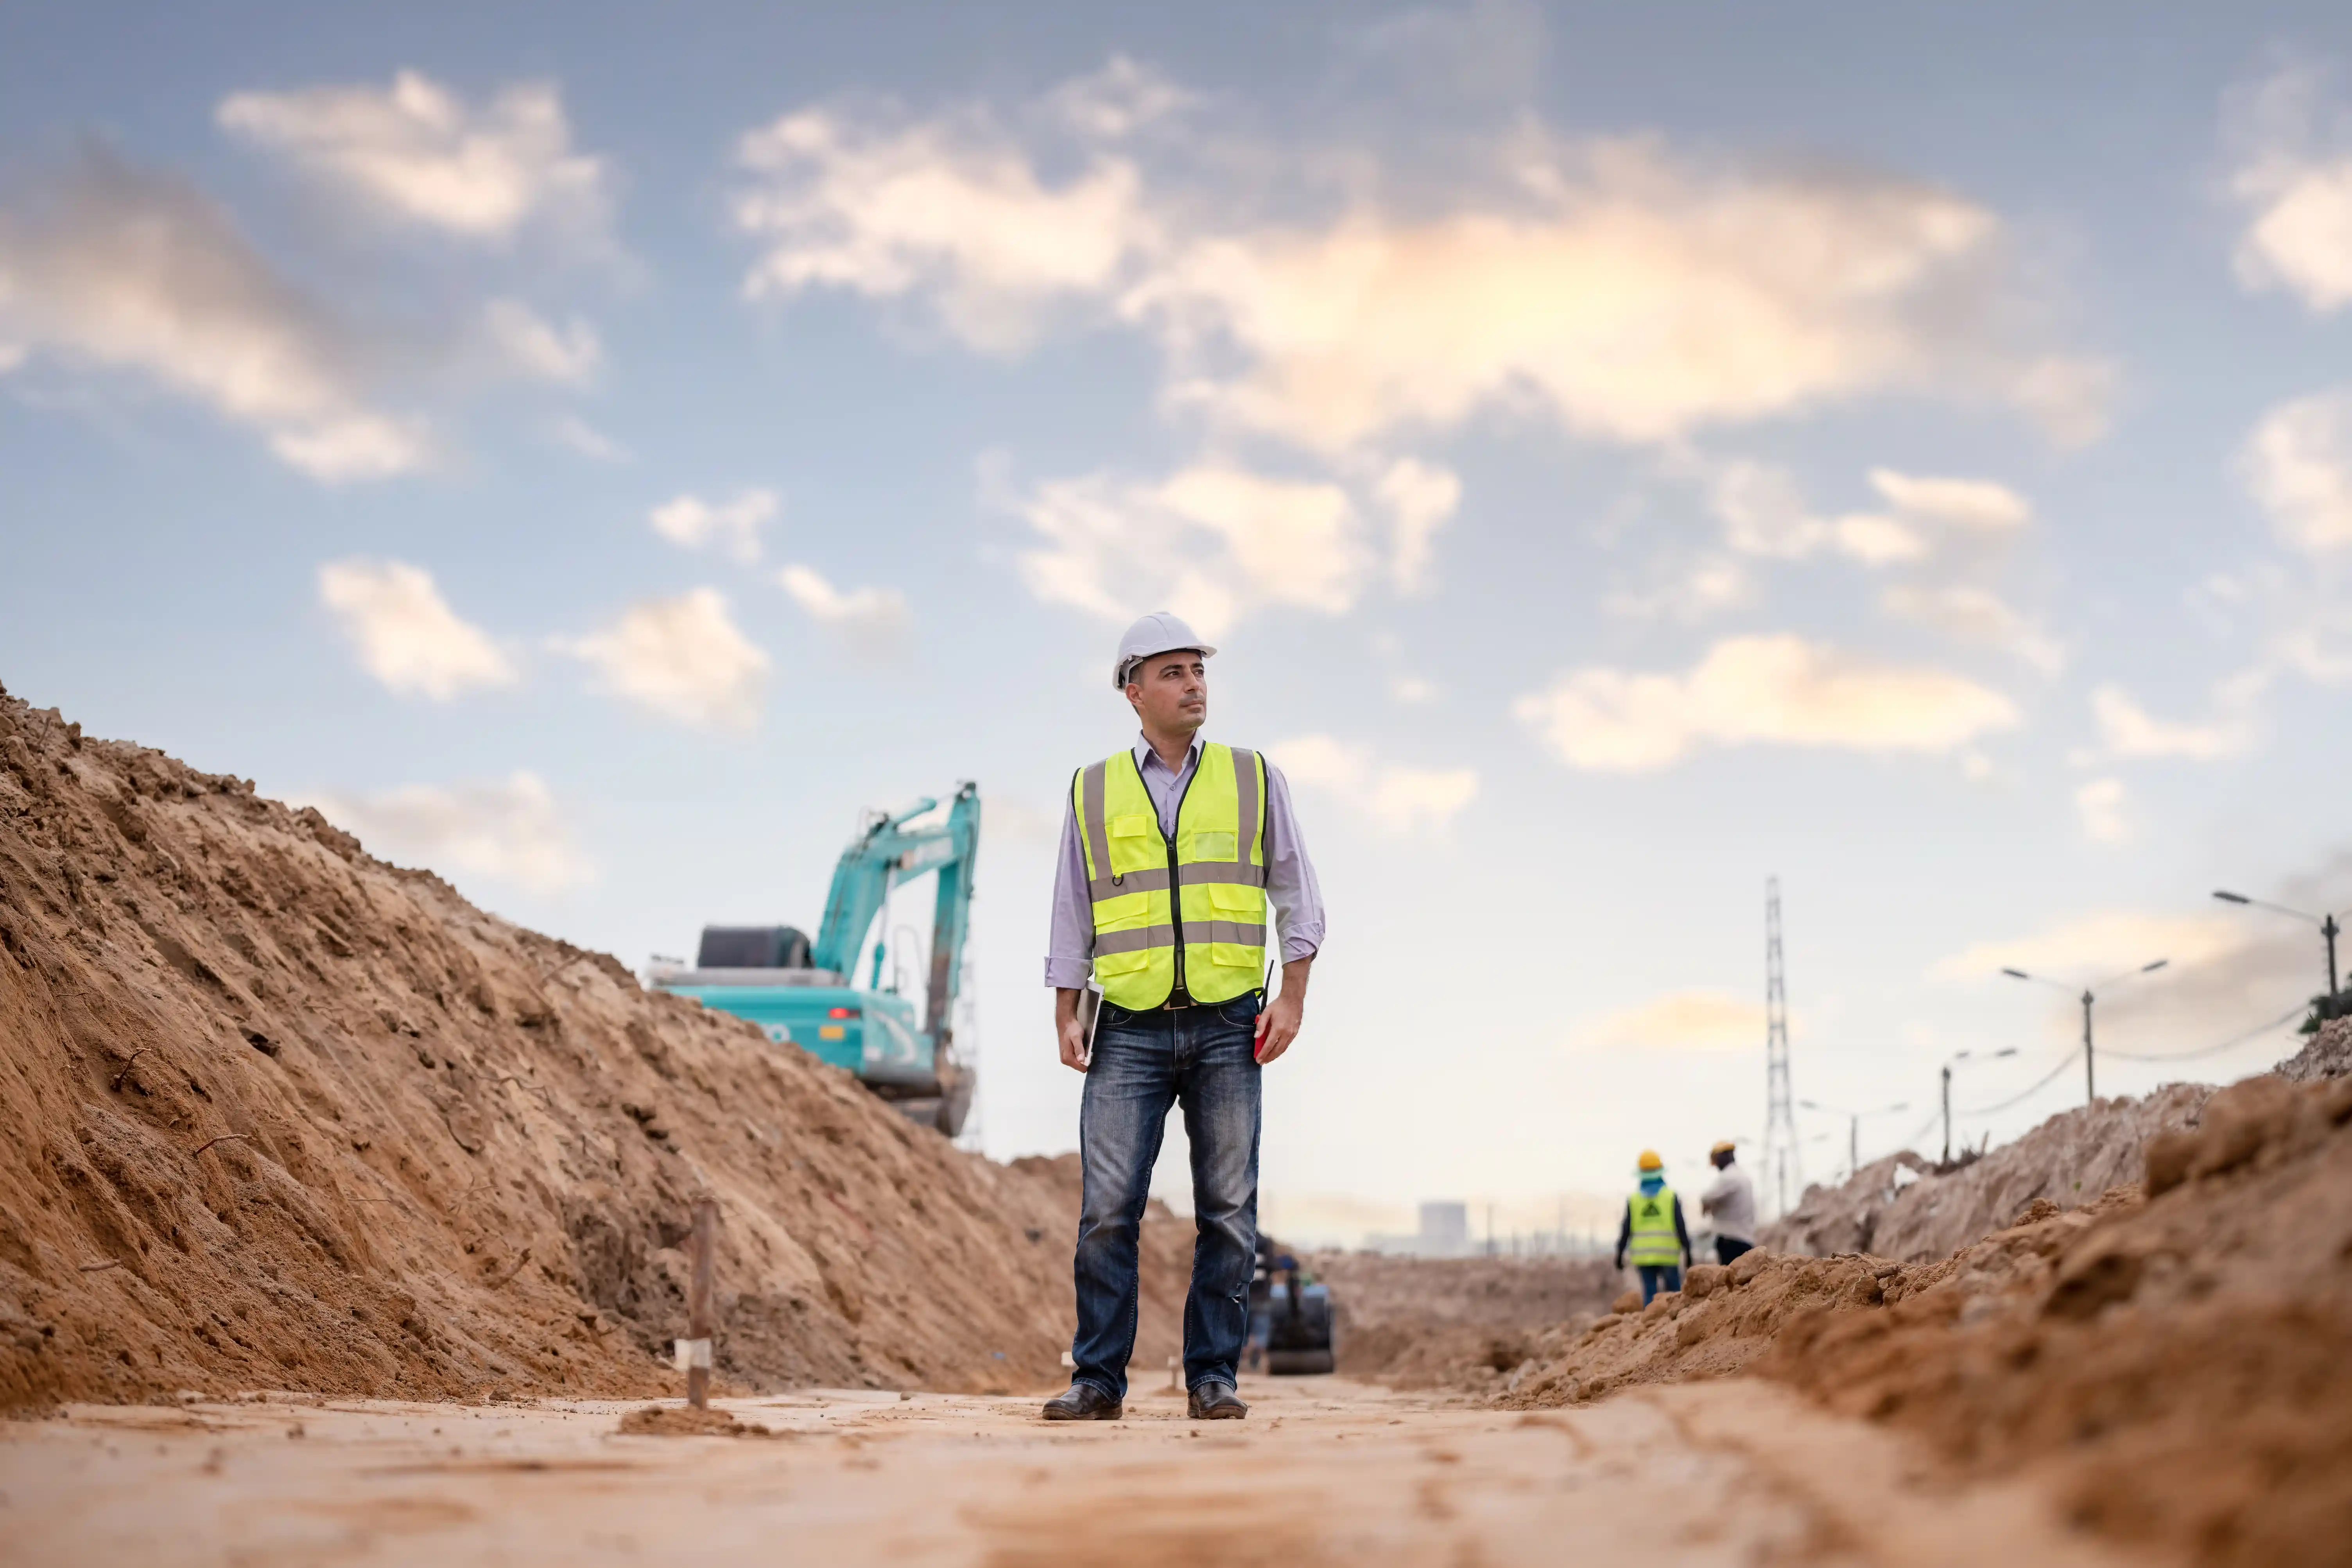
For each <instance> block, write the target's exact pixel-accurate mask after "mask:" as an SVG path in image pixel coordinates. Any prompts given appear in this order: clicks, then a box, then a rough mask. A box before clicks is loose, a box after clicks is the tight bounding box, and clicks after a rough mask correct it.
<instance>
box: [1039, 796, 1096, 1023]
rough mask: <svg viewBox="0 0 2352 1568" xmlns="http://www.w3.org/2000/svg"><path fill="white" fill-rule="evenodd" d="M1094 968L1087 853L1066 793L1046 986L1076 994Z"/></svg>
mask: <svg viewBox="0 0 2352 1568" xmlns="http://www.w3.org/2000/svg"><path fill="white" fill-rule="evenodd" d="M1094 968H1095V911H1094V902H1093V900H1091V899H1089V898H1088V897H1087V853H1086V850H1085V848H1084V847H1081V845H1080V844H1079V842H1078V814H1077V811H1076V808H1075V807H1074V806H1073V805H1071V802H1070V800H1069V796H1068V795H1067V793H1066V792H1065V794H1064V795H1063V799H1062V853H1061V856H1060V857H1059V858H1057V859H1056V860H1055V864H1054V925H1053V930H1052V931H1051V933H1050V934H1049V935H1048V936H1047V937H1046V939H1045V984H1048V985H1051V986H1053V987H1055V989H1057V990H1062V991H1076V990H1077V989H1078V988H1079V987H1080V986H1082V985H1084V984H1086V983H1087V977H1088V976H1089V975H1091V974H1093V973H1094Z"/></svg>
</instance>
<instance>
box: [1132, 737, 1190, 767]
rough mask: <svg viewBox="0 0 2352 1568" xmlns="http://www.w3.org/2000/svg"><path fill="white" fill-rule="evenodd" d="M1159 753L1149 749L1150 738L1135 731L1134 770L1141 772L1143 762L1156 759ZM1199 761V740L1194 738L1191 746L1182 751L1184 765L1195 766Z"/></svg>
mask: <svg viewBox="0 0 2352 1568" xmlns="http://www.w3.org/2000/svg"><path fill="white" fill-rule="evenodd" d="M1159 755H1160V753H1159V752H1156V751H1153V750H1152V749H1151V738H1150V736H1148V735H1146V734H1145V733H1144V732H1143V731H1140V730H1138V731H1136V732H1135V771H1136V772H1137V773H1141V772H1142V771H1143V765H1144V763H1148V762H1152V761H1155V760H1157V759H1158V757H1159ZM1200 761H1201V742H1199V740H1197V739H1195V740H1194V741H1193V742H1192V748H1191V749H1190V750H1188V751H1187V752H1185V753H1184V766H1185V767H1188V768H1190V767H1195V766H1197V765H1199V763H1200Z"/></svg>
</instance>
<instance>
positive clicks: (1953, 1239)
mask: <svg viewBox="0 0 2352 1568" xmlns="http://www.w3.org/2000/svg"><path fill="white" fill-rule="evenodd" d="M2212 1093H2213V1090H2212V1089H2210V1087H2208V1086H2206V1085H2203V1084H2170V1085H2168V1086H2167V1087H2165V1088H2163V1089H2158V1090H2157V1091H2156V1092H2155V1093H2153V1094H2149V1095H2145V1096H2141V1097H2139V1098H2137V1099H2134V1098H2130V1097H2123V1098H2119V1099H2115V1100H2099V1101H2097V1102H2096V1103H2095V1104H2092V1105H2087V1106H2081V1107H2077V1108H2076V1109H2074V1110H2065V1111H2061V1112H2060V1113H2059V1114H2057V1115H2055V1116H2053V1117H2052V1118H2050V1120H2048V1121H2044V1122H2043V1123H2042V1125H2041V1126H2039V1127H2036V1128H2035V1129H2034V1130H2033V1131H2031V1132H2028V1133H2027V1134H2025V1136H2023V1137H2022V1138H2020V1139H2018V1140H2017V1141H2016V1142H2013V1143H2005V1144H2003V1145H2002V1146H2001V1147H2000V1148H1998V1149H1995V1150H1993V1151H1991V1152H1990V1153H1988V1154H1986V1155H1985V1156H1984V1157H1983V1158H1981V1159H1977V1160H1971V1161H1969V1163H1966V1164H1963V1165H1959V1166H1958V1168H1957V1169H1954V1170H1950V1171H1948V1172H1945V1173H1941V1174H1938V1173H1937V1169H1936V1167H1935V1165H1933V1164H1932V1163H1929V1162H1927V1161H1926V1160H1923V1159H1921V1158H1920V1157H1919V1156H1918V1155H1916V1154H1914V1153H1912V1152H1910V1151H1909V1150H1907V1149H1906V1150H1904V1151H1903V1152H1900V1153H1896V1154H1891V1155H1889V1156H1887V1157H1886V1158H1885V1159H1884V1160H1879V1161H1875V1162H1874V1163H1871V1164H1867V1165H1864V1167H1863V1168H1862V1169H1861V1171H1859V1172H1858V1173H1855V1174H1854V1176H1853V1178H1852V1179H1850V1180H1848V1181H1846V1182H1844V1183H1842V1184H1839V1185H1837V1186H1834V1187H1821V1186H1814V1187H1808V1188H1806V1189H1805V1195H1804V1198H1803V1200H1802V1201H1801V1203H1799V1204H1798V1205H1797V1206H1796V1207H1795V1208H1793V1209H1791V1210H1790V1212H1789V1213H1788V1214H1787V1215H1784V1216H1783V1217H1781V1218H1780V1219H1777V1220H1774V1221H1773V1222H1772V1223H1771V1224H1769V1225H1768V1226H1765V1227H1764V1230H1763V1233H1762V1235H1761V1236H1760V1237H1759V1240H1760V1241H1761V1242H1762V1244H1763V1245H1764V1246H1765V1247H1768V1248H1769V1249H1770V1250H1772V1251H1775V1252H1795V1253H1803V1254H1807V1255H1809V1256H1811V1257H1815V1258H1827V1257H1831V1256H1832V1255H1834V1254H1836V1253H1841V1252H1867V1253H1872V1254H1874V1255H1876V1256H1879V1257H1884V1258H1899V1259H1901V1260H1902V1261H1904V1262H1906V1263H1927V1262H1933V1261H1934V1260H1935V1259H1937V1258H1949V1257H1950V1256H1951V1255H1952V1254H1953V1253H1955V1252H1958V1250H1959V1249H1960V1248H1961V1247H1966V1246H1968V1245H1969V1243H1970V1242H1972V1241H1975V1240H1976V1239H1977V1238H1978V1237H1982V1236H1986V1235H1989V1234H1990V1233H1991V1232H1992V1231H1995V1230H1998V1229H2000V1227H2001V1226H2004V1225H2007V1224H2008V1223H2009V1222H2010V1220H2011V1218H2012V1217H2013V1216H2014V1215H2017V1214H2019V1213H2020V1212H2021V1211H2022V1210H2023V1209H2024V1208H2025V1206H2026V1205H2028V1204H2031V1203H2032V1202H2034V1201H2035V1200H2036V1199H2039V1198H2048V1199H2050V1200H2051V1201H2052V1202H2053V1203H2056V1204H2058V1205H2060V1206H2062V1207H2071V1206H2073V1205H2077V1204H2085V1203H2089V1202H2091V1201H2092V1200H2093V1199H2095V1198H2096V1197H2097V1196H2098V1195H2099V1194H2101V1193H2103V1192H2105V1191H2106V1190H2107V1189H2108V1188H2109V1187H2113V1186H2116V1185H2119V1184H2123V1183H2126V1182H2134V1181H2137V1180H2138V1179H2139V1173H2140V1163H2141V1161H2142V1160H2143V1158H2145V1156H2146V1152H2147V1145H2148V1142H2149V1141H2150V1140H2151V1139H2153V1138H2156V1137H2158V1135H2160V1134H2162V1133H2166V1132H2173V1131H2179V1130H2181V1129H2183V1128H2187V1127H2194V1126H2195V1125H2196V1124H2197V1119H2198V1115H2199V1113H2200V1111H2202V1110H2203V1109H2204V1106H2205V1101H2206V1100H2207V1099H2208V1098H2209V1097H2210V1095H2211V1094H2212Z"/></svg>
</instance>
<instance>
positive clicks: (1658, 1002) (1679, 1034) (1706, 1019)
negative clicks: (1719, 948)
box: [1570, 991, 1764, 1052]
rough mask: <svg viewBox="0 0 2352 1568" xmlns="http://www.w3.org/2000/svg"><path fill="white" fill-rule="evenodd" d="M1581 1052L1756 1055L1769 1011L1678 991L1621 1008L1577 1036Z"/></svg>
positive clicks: (1747, 1000) (1748, 1000) (1749, 1001)
mask: <svg viewBox="0 0 2352 1568" xmlns="http://www.w3.org/2000/svg"><path fill="white" fill-rule="evenodd" d="M1570 1044H1571V1045H1572V1047H1574V1048H1576V1049H1579V1050H1587V1051H1591V1050H1632V1051H1723V1052H1732V1051H1755V1050H1759V1049H1761V1048H1762V1047H1763V1044H1764V1005H1763V1004H1762V1003H1760V1002H1758V1001H1756V1000H1755V999H1754V998H1753V997H1748V996H1727V995H1725V994H1723V993H1722V992H1719V991H1676V992H1671V993H1669V994H1666V995H1664V996H1657V997H1653V998H1652V999H1651V1000H1649V1001H1647V1002H1644V1003H1642V1004H1641V1005H1638V1006H1633V1007H1623V1008H1620V1009H1619V1010H1617V1011H1616V1012H1613V1013H1610V1014H1607V1015H1605V1016H1601V1017H1600V1018H1596V1019H1594V1020H1593V1021H1592V1022H1591V1023H1590V1024H1587V1025H1585V1026H1582V1027H1580V1028H1579V1029H1577V1030H1576V1032H1575V1033H1574V1034H1573V1035H1572V1036H1571V1037H1570Z"/></svg>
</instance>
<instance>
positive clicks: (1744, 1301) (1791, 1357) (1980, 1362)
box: [1502, 1076, 2352, 1565]
mask: <svg viewBox="0 0 2352 1568" xmlns="http://www.w3.org/2000/svg"><path fill="white" fill-rule="evenodd" d="M1546 1349H1547V1350H1548V1352H1549V1356H1548V1358H1547V1359H1545V1360H1543V1361H1542V1362H1541V1363H1539V1364H1538V1366H1537V1367H1535V1368H1532V1369H1529V1371H1528V1373H1527V1374H1526V1375H1524V1376H1522V1377H1521V1378H1519V1379H1518V1380H1517V1385H1516V1386H1515V1387H1513V1388H1512V1389H1511V1390H1510V1391H1509V1392H1508V1393H1507V1394H1505V1396H1504V1397H1503V1399H1502V1403H1503V1404H1505V1405H1508V1406H1513V1407H1518V1408H1532V1407H1539V1406H1546V1405H1562V1404H1569V1403H1574V1402H1580V1401H1583V1400H1589V1399H1591V1398H1593V1397H1596V1396H1597V1395H1599V1394H1605V1393H1607V1392H1609V1391H1611V1390H1612V1389H1615V1388H1619V1387H1622V1386H1625V1385H1627V1384H1643V1383H1659V1382H1675V1381H1682V1380H1686V1379H1691V1378H1700V1377H1710V1376H1719V1375H1723V1374H1726V1373H1733V1372H1738V1371H1743V1370H1745V1371H1748V1372H1750V1373H1755V1374H1758V1375H1761V1376H1765V1377H1769V1378H1772V1379H1775V1380H1777V1381H1780V1382H1783V1383H1787V1384H1793V1385H1795V1386H1796V1387H1798V1388H1800V1389H1801V1390H1803V1391H1804V1392H1806V1393H1807V1394H1810V1395H1811V1396H1812V1397H1813V1398H1815V1399H1816V1400H1818V1401H1820V1402H1821V1403H1822V1404H1823V1405H1827V1406H1829V1407H1830V1408H1832V1409H1833V1410H1836V1411H1839V1412H1842V1413H1844V1414H1847V1415H1856V1416H1861V1417H1864V1418H1867V1419H1871V1420H1875V1421H1885V1422H1891V1423H1895V1424H1897V1425H1900V1426H1906V1427H1907V1428H1910V1429H1912V1430H1914V1431H1916V1432H1918V1433H1919V1434H1921V1435H1922V1436H1925V1437H1926V1438H1927V1439H1928V1440H1929V1441H1930V1442H1931V1443H1933V1444H1934V1445H1935V1446H1936V1447H1937V1448H1939V1449H1941V1450H1942V1451H1943V1453H1944V1454H1945V1455H1947V1456H1948V1458H1951V1459H1953V1460H1955V1461H1957V1462H1958V1463H1959V1464H1960V1465H1961V1466H1962V1467H1963V1468H1966V1469H1968V1470H1970V1471H1974V1472H1983V1473H2000V1472H2003V1471H2012V1470H2017V1469H2021V1468H2025V1467H2027V1466H2029V1465H2030V1466H2032V1467H2033V1468H2035V1469H2036V1470H2037V1472H2038V1473H2040V1474H2042V1475H2044V1476H2047V1477H2051V1478H2053V1479H2054V1480H2055V1481H2056V1483H2057V1484H2058V1485H2059V1486H2060V1487H2061V1489H2063V1493H2064V1495H2065V1496H2066V1498H2067V1500H2068V1501H2069V1503H2070V1505H2071V1507H2072V1509H2073V1510H2074V1514H2075V1516H2076V1517H2077V1518H2078V1519H2079V1520H2080V1521H2082V1522H2084V1523H2085V1524H2086V1525H2089V1526H2091V1527H2094V1528H2095V1529H2097V1530H2099V1531H2103V1532H2105V1533H2107V1534H2110V1535H2113V1536H2116V1537H2119V1538H2123V1539H2126V1540H2129V1541H2135V1542H2168V1543H2173V1544H2180V1543H2187V1545H2188V1546H2189V1549H2190V1551H2191V1552H2192V1555H2193V1556H2194V1558H2195V1560H2196V1561H2198V1562H2200V1563H2215V1564H2231V1565H2237V1564H2247V1565H2252V1564H2256V1563H2278V1562H2285V1561H2296V1562H2304V1563H2320V1564H2334V1563H2352V1079H2326V1080H2321V1081H2318V1082H2315V1083H2312V1084H2308V1085H2303V1086H2297V1085H2293V1084H2290V1083H2288V1082H2286V1081H2285V1080H2284V1079H2280V1078H2277V1077H2272V1076H2265V1077H2262V1078H2257V1079H2248V1080H2246V1081H2245V1082H2242V1083H2239V1084H2236V1085H2233V1086H2231V1088H2229V1089H2222V1090H2220V1091H2218V1092H2216V1093H2215V1094H2213V1095H2212V1097H2211V1099H2210V1101H2209V1102H2208V1103H2207V1104H2206V1106H2205V1109H2204V1113H2203V1115H2202V1117H2201V1118H2200V1125H2198V1126H2197V1127H2195V1128H2194V1129H2183V1130H2180V1131H2175V1132H2172V1133H2169V1134H2166V1135H2163V1136H2160V1137H2158V1138H2156V1139H2154V1140H2152V1141H2151V1142H2150V1144H2149V1146H2148V1149H2147V1156H2146V1181H2145V1186H2144V1188H2143V1186H2142V1185H2141V1184H2127V1185H2123V1186H2119V1187H2116V1188H2115V1189H2113V1190H2111V1191H2109V1192H2107V1193H2106V1194H2104V1195H2102V1196H2101V1197H2100V1199H2099V1200H2098V1201H2097V1202H2096V1203H2095V1204H2092V1205H2088V1206H2086V1207H2083V1208H2077V1209H2071V1210H2062V1209H2061V1208H2060V1207H2059V1206H2058V1205H2056V1204H2054V1203H2052V1202H2051V1201H2049V1200H2048V1199H2047V1198H2040V1199H2036V1200H2035V1201H2034V1202H2033V1203H2032V1205H2028V1207H2027V1208H2026V1210H2025V1212H2024V1213H2022V1214H2021V1215H2018V1216H2017V1222H2016V1223H2015V1224H2014V1225H2012V1226H2010V1227H2008V1228H2007V1229H2004V1230H2002V1231H2000V1232H1998V1233H1996V1234H1994V1235H1992V1236H1990V1237H1985V1238H1984V1239H1983V1240H1981V1241H1979V1242H1977V1243H1975V1244H1974V1245H1972V1246H1969V1247H1966V1248H1964V1249H1962V1250H1961V1251H1960V1252H1959V1253H1958V1255H1957V1256H1955V1257H1952V1258H1947V1259H1944V1260H1942V1261H1939V1262H1936V1263H1928V1264H1905V1263H1899V1262H1895V1261H1893V1260H1889V1259H1885V1258H1873V1257H1869V1256H1865V1255H1859V1254H1846V1255H1842V1256H1838V1257H1832V1258H1794V1257H1789V1256H1785V1255H1778V1256H1776V1255H1769V1254H1765V1253H1751V1254H1749V1255H1748V1256H1747V1257H1745V1258H1741V1259H1739V1261H1738V1263H1736V1264H1734V1265H1733V1266H1732V1267H1731V1268H1728V1269H1723V1268H1714V1267H1712V1266H1702V1267H1701V1268H1695V1269H1693V1270H1692V1271H1691V1275H1690V1278H1689V1281H1688V1284H1687V1287H1686V1289H1685V1290H1684V1291H1683V1292H1681V1293H1680V1294H1679V1295H1664V1296H1660V1297H1659V1298H1658V1299H1657V1300H1655V1301H1654V1302H1653V1303H1652V1304H1651V1306H1650V1307H1649V1309H1648V1310H1646V1311H1644V1312H1642V1313H1640V1314H1637V1315H1630V1316H1621V1315H1612V1316H1611V1317H1608V1318H1604V1319H1602V1320H1601V1321H1600V1322H1598V1323H1596V1324H1594V1325H1592V1326H1591V1327H1590V1328H1588V1329H1586V1330H1584V1331H1580V1332H1578V1333H1575V1334H1574V1335H1573V1337H1572V1338H1571V1337H1570V1336H1568V1335H1567V1334H1566V1333H1565V1332H1563V1333H1562V1334H1561V1335H1560V1337H1559V1339H1557V1340H1556V1341H1554V1342H1551V1343H1550V1344H1549V1345H1547V1347H1546Z"/></svg>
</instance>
